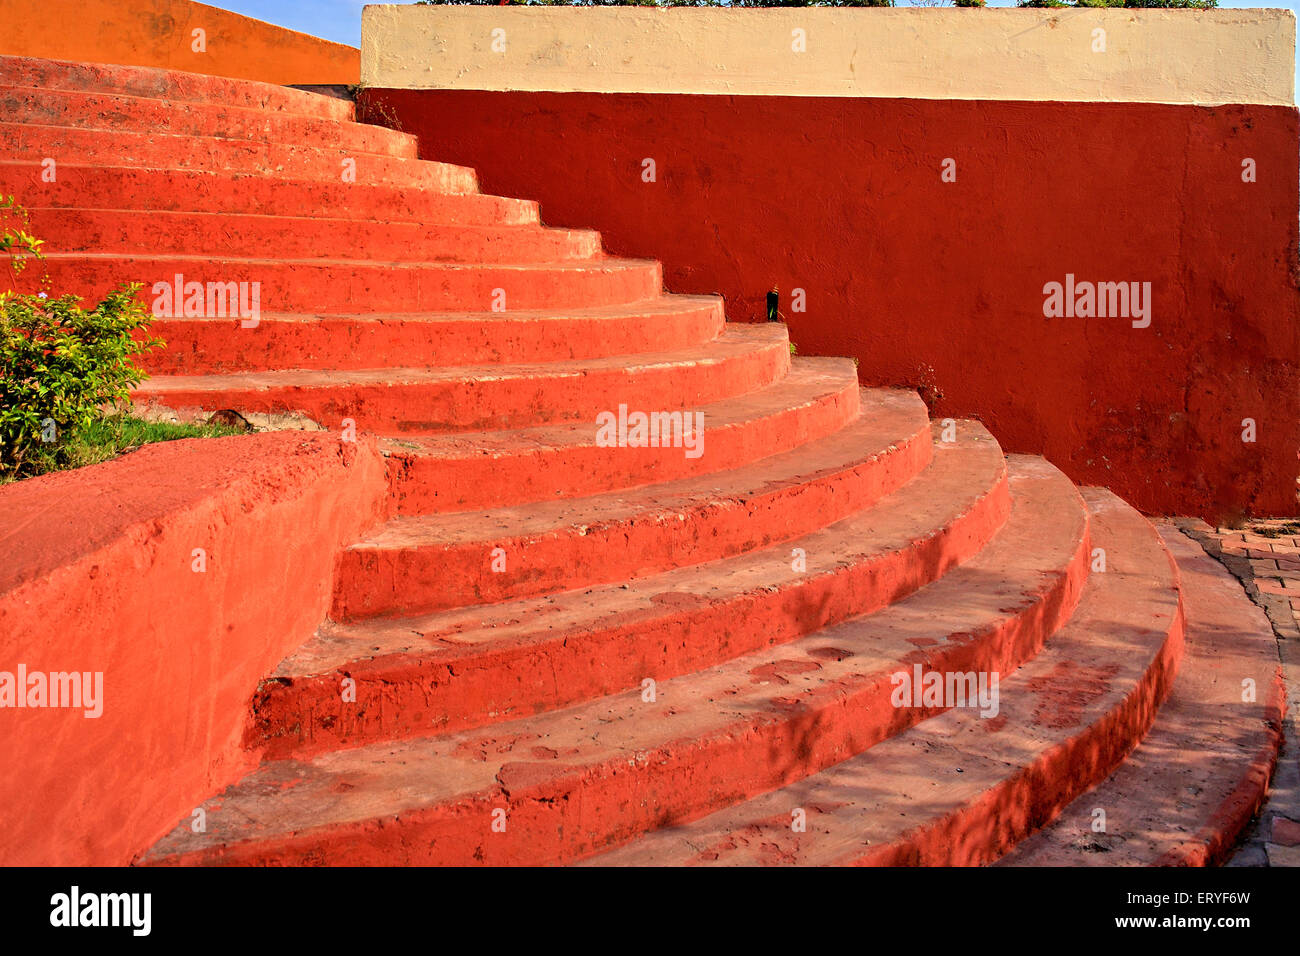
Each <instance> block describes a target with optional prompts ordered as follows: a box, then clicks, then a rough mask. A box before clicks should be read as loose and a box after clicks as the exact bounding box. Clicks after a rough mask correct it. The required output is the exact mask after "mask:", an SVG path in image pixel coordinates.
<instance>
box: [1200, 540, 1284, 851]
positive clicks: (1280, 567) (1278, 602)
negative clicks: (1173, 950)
mask: <svg viewBox="0 0 1300 956" xmlns="http://www.w3.org/2000/svg"><path fill="white" fill-rule="evenodd" d="M1175 523H1176V524H1177V525H1178V527H1179V528H1180V529H1181V530H1182V531H1183V533H1185V534H1187V535H1189V536H1190V537H1192V538H1194V539H1195V540H1196V541H1198V542H1200V544H1201V546H1202V547H1203V548H1205V550H1206V552H1207V553H1208V554H1211V555H1213V556H1214V557H1215V558H1217V559H1218V560H1219V561H1221V562H1222V563H1223V565H1224V566H1225V567H1226V568H1227V569H1228V570H1229V571H1231V572H1232V573H1233V574H1234V575H1236V577H1237V579H1238V580H1239V581H1241V583H1242V586H1243V587H1244V588H1245V589H1246V593H1247V594H1248V595H1249V596H1250V599H1251V600H1252V601H1254V602H1255V603H1256V604H1258V605H1259V606H1260V607H1262V608H1263V609H1264V611H1265V613H1267V614H1268V619H1269V621H1270V622H1271V623H1272V625H1273V633H1274V634H1275V635H1276V636H1277V646H1278V656H1279V658H1280V659H1281V661H1282V673H1283V678H1284V680H1285V682H1286V698H1287V714H1286V718H1285V721H1284V726H1283V734H1284V740H1283V743H1282V752H1281V753H1280V754H1279V756H1278V764H1277V769H1276V770H1275V771H1274V773H1273V779H1272V781H1271V782H1270V784H1269V793H1268V799H1267V800H1266V801H1265V803H1264V806H1263V807H1262V808H1261V810H1260V812H1259V814H1258V816H1257V817H1256V818H1255V820H1254V821H1253V822H1252V823H1251V825H1250V827H1249V828H1248V829H1247V830H1246V832H1245V834H1243V836H1242V839H1241V842H1240V843H1239V844H1238V846H1237V849H1236V850H1235V851H1234V853H1233V856H1232V858H1231V859H1230V860H1229V861H1228V864H1227V865H1228V866H1300V735H1298V734H1297V727H1298V726H1300V722H1298V721H1297V719H1296V713H1297V709H1300V520H1296V519H1273V520H1262V521H1251V522H1249V523H1248V524H1247V525H1246V526H1245V527H1242V528H1212V527H1210V526H1209V525H1208V524H1206V523H1205V522H1203V521H1196V520H1192V519H1178V520H1177V521H1176V522H1175Z"/></svg>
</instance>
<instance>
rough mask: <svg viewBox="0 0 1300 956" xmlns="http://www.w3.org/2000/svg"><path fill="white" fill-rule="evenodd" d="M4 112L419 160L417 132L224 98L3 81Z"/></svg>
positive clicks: (15, 117) (0, 106)
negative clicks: (161, 96) (171, 97)
mask: <svg viewBox="0 0 1300 956" xmlns="http://www.w3.org/2000/svg"><path fill="white" fill-rule="evenodd" d="M0 116H4V117H5V119H6V121H7V122H12V123H32V124H35V125H39V126H75V127H79V128H82V129H98V130H105V131H110V132H112V133H113V134H114V135H116V134H117V133H119V132H134V133H146V134H148V133H169V134H172V135H181V136H216V137H221V138H223V139H245V140H254V141H256V142H262V143H309V142H310V143H328V144H330V145H331V146H335V147H338V148H339V149H344V150H352V151H356V152H361V153H374V154H377V155H383V156H398V157H402V158H404V159H414V158H415V157H416V156H417V152H418V143H417V141H416V139H415V137H414V136H410V135H408V134H405V133H399V132H396V131H395V130H391V129H387V128H385V127H382V126H370V125H367V124H364V123H354V122H342V123H341V122H338V121H335V120H327V119H318V118H315V117H310V116H293V115H291V114H286V113H279V114H277V113H268V112H266V111H264V110H254V109H250V108H247V107H238V106H233V107H232V106H227V105H225V104H220V103H184V102H169V101H165V100H153V99H141V98H139V97H132V96H118V95H114V94H110V93H85V92H74V91H67V90H48V89H29V88H23V87H14V86H6V85H3V84H0Z"/></svg>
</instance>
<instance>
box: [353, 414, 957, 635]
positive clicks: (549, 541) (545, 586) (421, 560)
mask: <svg viewBox="0 0 1300 956" xmlns="http://www.w3.org/2000/svg"><path fill="white" fill-rule="evenodd" d="M931 448H932V445H931V441H930V429H929V426H928V424H927V425H926V427H925V428H924V429H923V430H921V431H919V432H917V433H916V434H914V435H912V436H909V437H908V438H906V439H904V440H902V441H900V442H899V444H898V445H895V446H892V447H891V448H890V449H889V451H887V452H886V453H885V454H884V455H883V456H881V457H880V458H877V459H870V460H867V461H864V462H862V463H860V464H859V465H857V466H856V467H853V468H850V469H846V470H845V471H842V472H838V473H835V474H831V475H825V476H819V477H818V478H817V479H815V480H813V481H809V482H807V483H804V484H800V485H795V486H793V487H784V488H777V489H772V490H770V491H767V492H761V493H759V494H755V495H752V496H748V497H746V498H745V499H743V500H737V499H735V498H726V499H722V498H719V499H717V500H714V501H709V502H707V503H705V504H704V506H702V507H700V508H698V509H696V510H690V509H683V511H682V512H680V513H677V514H668V515H664V516H662V520H646V521H617V522H612V523H604V524H601V525H599V526H595V527H591V528H585V527H584V528H581V529H579V528H567V529H563V530H562V531H557V532H555V533H552V534H546V535H539V536H525V537H517V536H508V535H503V536H502V537H501V538H500V539H499V540H493V541H473V542H465V543H461V544H446V545H442V546H434V545H430V546H422V547H417V548H411V549H404V550H399V549H396V548H392V549H384V548H370V547H360V546H358V547H353V548H349V549H347V550H346V551H344V552H343V555H342V556H341V558H340V561H339V570H338V576H337V579H336V581H335V586H334V602H333V606H332V609H331V616H332V617H333V618H334V620H337V621H350V620H360V619H363V618H367V617H391V616H394V615H400V614H415V613H430V612H433V611H439V610H444V609H448V608H454V607H464V606H469V605H475V604H492V603H495V602H498V601H509V600H514V599H517V598H524V597H531V596H534V595H539V594H548V593H551V592H555V591H567V590H572V589H576V588H584V587H590V586H592V585H597V584H605V583H612V582H616V581H624V580H630V579H633V578H639V577H644V576H646V575H650V574H656V573H659V572H662V571H666V570H669V569H671V568H675V567H682V566H684V565H686V564H701V563H703V562H705V561H712V560H715V559H718V558H725V557H730V556H732V555H736V554H742V553H744V552H747V551H751V550H755V549H757V548H763V547H767V546H768V545H771V544H775V543H776V542H779V541H788V540H790V539H792V538H796V537H799V536H800V535H802V534H806V533H809V532H811V531H814V530H816V529H817V528H820V527H823V526H825V525H827V524H830V523H832V522H835V521H839V520H840V519H841V518H844V517H847V516H848V515H850V514H853V513H854V512H856V511H859V510H862V509H864V508H867V507H870V506H871V505H872V504H874V503H875V502H877V501H879V500H880V499H881V498H883V497H884V496H885V495H888V494H890V493H892V492H894V491H896V490H897V489H898V488H900V487H901V486H902V485H903V484H904V483H905V482H906V481H908V480H909V479H910V478H912V477H913V476H915V475H916V474H917V473H918V472H920V471H921V470H922V469H923V468H924V467H925V466H926V465H927V464H928V463H929V460H930V454H931ZM496 548H501V549H503V551H504V553H505V556H506V570H505V571H503V572H499V573H497V572H493V571H492V555H493V553H494V550H495V549H496Z"/></svg>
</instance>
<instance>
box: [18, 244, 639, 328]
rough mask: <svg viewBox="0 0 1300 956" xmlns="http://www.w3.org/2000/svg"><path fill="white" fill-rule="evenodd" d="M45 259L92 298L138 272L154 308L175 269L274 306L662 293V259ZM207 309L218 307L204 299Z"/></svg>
mask: <svg viewBox="0 0 1300 956" xmlns="http://www.w3.org/2000/svg"><path fill="white" fill-rule="evenodd" d="M41 266H42V267H43V268H42V270H37V269H31V270H28V273H24V277H23V278H24V281H26V280H27V275H28V274H32V275H33V279H32V280H31V281H35V278H34V274H35V273H37V272H38V271H44V272H45V273H47V274H48V275H49V276H50V278H51V281H52V282H53V284H54V288H55V289H59V290H64V291H72V292H75V293H76V294H78V295H83V296H85V297H87V298H96V297H101V296H103V295H104V294H106V293H107V292H109V291H111V290H112V289H114V288H116V287H117V286H119V285H121V284H123V283H126V282H139V283H141V284H142V285H143V288H142V289H141V290H140V298H141V299H142V301H144V303H145V304H146V305H147V306H149V307H150V308H153V309H154V312H155V314H159V313H158V310H157V309H156V308H154V305H155V304H156V302H157V300H158V294H157V293H155V292H154V291H153V289H154V287H155V285H156V284H157V283H164V284H174V282H175V277H176V276H177V275H181V276H183V277H184V280H185V282H186V283H190V282H200V283H203V284H204V285H205V286H206V285H207V284H208V283H214V284H219V285H221V286H227V285H228V284H229V283H232V282H233V283H241V282H247V283H249V285H248V286H247V288H248V289H249V290H250V294H251V290H252V288H253V286H252V283H254V282H257V283H260V286H259V287H258V288H259V290H260V291H259V299H260V308H261V309H262V310H264V311H267V312H312V313H314V312H368V313H375V312H435V311H461V310H465V311H476V310H482V311H484V312H489V311H492V307H493V305H494V304H495V303H501V302H503V303H504V304H505V308H504V309H502V310H499V311H511V310H515V309H542V308H558V309H564V308H582V307H589V306H601V305H620V304H624V305H626V304H631V303H633V302H643V301H645V300H646V299H652V298H655V297H657V296H659V295H661V294H662V293H663V278H662V273H661V271H660V267H659V263H657V262H648V261H642V260H638V259H594V260H590V261H589V262H546V263H525V264H521V265H516V264H490V265H479V264H466V263H452V262H378V261H368V260H364V259H242V258H239V259H237V258H224V259H218V258H214V257H212V256H123V255H117V254H113V253H85V252H71V253H58V252H55V253H50V254H49V255H47V256H46V258H45V260H44V261H43V262H42V263H41ZM160 288H161V287H160ZM173 308H175V306H174V305H173ZM204 311H212V312H217V311H218V310H217V309H216V308H215V307H213V306H207V305H206V304H205V308H204ZM210 317H216V316H215V315H214V316H210ZM240 331H241V332H254V331H255V330H253V329H251V328H250V329H241V330H240Z"/></svg>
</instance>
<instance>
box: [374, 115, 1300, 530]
mask: <svg viewBox="0 0 1300 956" xmlns="http://www.w3.org/2000/svg"><path fill="white" fill-rule="evenodd" d="M368 95H369V96H370V97H372V101H382V102H384V103H386V105H387V107H388V109H389V110H391V111H392V113H393V114H394V115H395V116H396V117H397V119H398V121H399V122H400V124H401V126H402V127H403V128H404V129H406V130H407V131H409V132H414V133H417V134H419V136H420V138H421V150H422V155H423V156H425V157H426V158H430V159H440V160H446V161H450V162H454V163H463V164H466V165H471V166H474V167H476V168H477V169H478V172H479V176H480V180H481V182H482V186H483V189H484V191H485V192H493V193H502V194H505V195H509V196H520V197H527V198H533V199H538V200H540V201H541V203H542V213H543V216H544V218H545V220H546V221H547V222H548V223H550V224H553V225H565V226H591V227H595V228H598V229H600V230H601V232H602V233H603V234H604V237H605V241H606V247H607V248H608V249H609V250H610V251H612V252H614V253H617V254H622V255H634V256H649V257H654V258H658V259H660V260H662V261H663V263H664V267H665V281H666V284H667V286H668V288H669V289H670V290H671V291H674V292H719V293H722V294H723V295H724V296H726V298H727V308H728V317H729V318H730V319H732V320H733V321H736V320H752V319H756V318H760V317H761V316H762V315H763V300H764V295H765V293H766V292H767V290H768V289H770V288H771V287H772V286H773V285H776V286H779V287H780V289H781V291H782V310H783V311H784V312H785V313H786V318H787V319H788V321H789V324H790V329H791V334H792V336H793V339H794V341H795V342H796V344H797V345H798V347H799V352H800V354H830V355H853V356H856V357H858V358H859V359H860V360H861V368H860V376H861V378H862V381H863V382H864V384H909V385H914V386H918V387H920V388H922V391H923V394H925V395H926V396H927V399H928V400H931V401H932V402H933V409H934V412H935V414H936V415H938V416H947V415H952V416H961V415H972V416H975V417H978V418H980V419H981V420H982V421H984V422H985V423H986V424H987V425H988V426H989V428H990V429H991V430H992V431H993V433H994V434H995V435H996V436H997V437H998V439H999V441H1001V442H1002V443H1003V446H1004V447H1005V448H1006V449H1007V450H1008V451H1015V452H1032V453H1040V454H1044V455H1046V457H1047V458H1048V459H1050V460H1051V461H1052V462H1053V463H1055V464H1056V465H1058V466H1059V467H1061V468H1062V469H1063V470H1064V471H1066V473H1068V474H1069V475H1070V476H1071V477H1072V478H1074V479H1075V480H1077V481H1080V482H1083V483H1091V484H1100V485H1105V486H1108V487H1110V488H1112V489H1114V490H1116V491H1117V492H1119V493H1120V494H1122V495H1123V496H1124V497H1125V498H1127V499H1128V500H1129V501H1131V502H1133V503H1134V504H1135V505H1137V506H1138V507H1140V508H1143V509H1145V510H1146V511H1148V512H1172V513H1181V514H1201V515H1203V516H1206V517H1209V518H1211V519H1212V520H1213V519H1219V518H1231V517H1235V516H1237V515H1239V514H1241V513H1243V512H1246V513H1254V514H1295V513H1297V505H1296V495H1295V478H1296V474H1297V470H1298V469H1297V451H1298V450H1300V326H1298V325H1297V302H1296V285H1295V282H1296V279H1295V259H1296V246H1297V209H1298V208H1300V201H1298V198H1297V179H1298V177H1300V167H1298V151H1300V140H1298V138H1297V116H1296V110H1295V109H1294V108H1289V107H1276V106H1225V107H1213V108H1205V107H1191V106H1171V105H1160V104H1137V103H1016V102H983V101H945V100H891V99H853V98H796V97H766V96H741V97H723V96H694V95H641V94H599V93H491V92H477V91H454V90H438V91H413V90H402V91H397V90H382V91H371V92H370V93H369V94H368ZM647 157H650V158H653V159H654V160H655V162H656V166H657V182H654V183H645V182H643V181H642V178H641V171H642V160H643V159H644V158H647ZM947 157H951V158H953V159H955V160H956V163H957V167H956V170H957V180H956V182H954V183H945V182H942V181H941V178H940V172H941V163H942V161H943V160H944V159H945V158H947ZM1244 158H1252V159H1254V160H1255V162H1256V169H1257V180H1258V181H1257V182H1255V183H1251V184H1248V183H1244V182H1243V181H1242V160H1243V159H1244ZM1066 273H1073V274H1074V275H1075V276H1076V277H1077V278H1078V279H1080V280H1091V281H1149V282H1151V283H1152V291H1153V299H1154V302H1153V310H1154V311H1153V320H1152V323H1151V326H1150V328H1147V329H1135V328H1132V326H1131V324H1130V322H1129V321H1127V320H1125V319H1095V318H1094V319H1081V318H1073V319H1066V318H1056V319H1047V318H1044V317H1043V300H1044V296H1043V291H1042V290H1043V286H1044V284H1045V283H1047V282H1051V281H1057V282H1064V280H1065V276H1066ZM794 287H801V288H803V289H805V290H806V293H807V312H806V313H802V314H800V313H793V312H791V311H790V300H789V292H790V290H791V289H792V288H794ZM1244 418H1253V419H1255V421H1256V423H1257V429H1258V441H1257V442H1256V443H1255V444H1245V443H1243V442H1242V440H1241V433H1242V424H1241V423H1242V419H1244Z"/></svg>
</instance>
